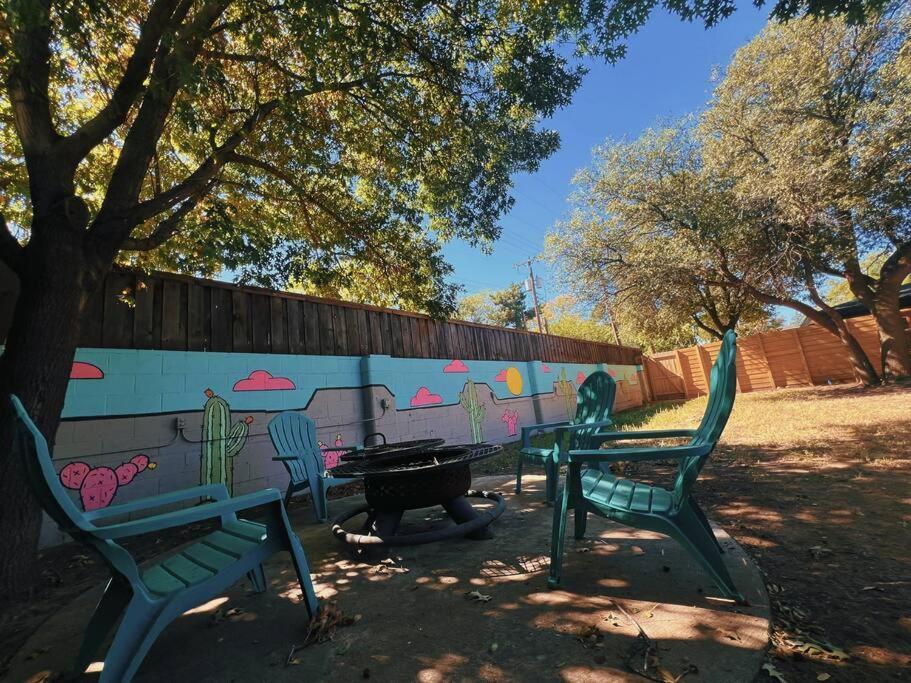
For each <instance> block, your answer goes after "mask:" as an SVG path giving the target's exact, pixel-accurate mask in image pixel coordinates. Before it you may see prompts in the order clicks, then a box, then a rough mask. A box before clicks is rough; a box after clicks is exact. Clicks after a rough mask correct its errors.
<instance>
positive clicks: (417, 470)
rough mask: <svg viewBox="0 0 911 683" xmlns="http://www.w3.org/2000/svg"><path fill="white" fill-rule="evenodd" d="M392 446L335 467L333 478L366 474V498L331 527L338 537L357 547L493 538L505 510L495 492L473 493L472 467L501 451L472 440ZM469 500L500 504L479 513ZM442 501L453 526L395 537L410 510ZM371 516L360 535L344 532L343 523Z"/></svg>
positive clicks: (497, 447)
mask: <svg viewBox="0 0 911 683" xmlns="http://www.w3.org/2000/svg"><path fill="white" fill-rule="evenodd" d="M395 446H396V444H390V448H388V449H387V450H386V452H384V453H382V454H380V453H376V454H375V455H374V457H364V458H361V459H359V460H354V461H349V462H346V463H345V464H343V465H339V466H338V467H335V468H333V469H332V472H331V476H333V477H363V478H364V493H365V497H366V499H367V502H366V503H365V504H363V505H361V506H359V507H357V508H355V509H354V510H351V511H349V512H347V513H345V514H343V515H342V516H340V517H338V518H337V519H336V520H335V521H334V523H333V525H332V533H333V534H335V536H336V538H338V539H340V540H342V541H344V542H345V543H349V544H351V545H354V546H358V547H360V546H381V545H383V546H401V545H418V544H421V543H432V542H434V541H440V540H443V539H446V538H453V537H456V536H466V537H468V538H474V539H487V538H493V533H491V531H490V529H488V526H489V525H490V523H491V522H493V521H494V520H495V519H496V518H497V517H499V516H500V515H501V514H503V510H504V509H505V508H506V504H505V502H504V501H503V498H502V496H500V495H499V494H498V493H493V492H491V491H472V490H470V488H471V468H470V465H471V463H472V462H474V461H476V460H481V459H483V458H489V457H490V456H492V455H495V454H497V453H499V452H500V451H502V450H503V447H502V446H495V445H491V444H470V445H463V446H445V447H437V448H426V447H423V448H421V449H420V450H417V451H415V450H414V449H413V448H412V449H409V448H402V449H396V448H395ZM468 498H486V499H489V500H492V501H494V502H496V506H495V507H494V509H493V510H489V511H485V512H483V513H478V511H477V510H475V509H474V507H472V505H471V503H469V502H468ZM434 505H442V506H443V508H444V509H445V510H446V512H447V513H448V514H449V516H450V517H451V518H452V520H453V521H454V522H455V525H454V526H451V527H445V528H443V529H434V530H429V531H423V532H419V533H414V534H402V535H397V534H396V531H397V529H398V526H399V522H400V521H401V519H402V515H403V514H404V513H405V511H406V510H416V509H419V508H425V507H431V506H434ZM363 513H366V514H367V521H366V522H365V524H364V527H363V529H362V533H358V534H354V533H350V532H348V531H346V530H345V529H344V527H343V525H344V523H345V522H347V521H348V520H350V519H352V518H353V517H356V516H358V515H360V514H363Z"/></svg>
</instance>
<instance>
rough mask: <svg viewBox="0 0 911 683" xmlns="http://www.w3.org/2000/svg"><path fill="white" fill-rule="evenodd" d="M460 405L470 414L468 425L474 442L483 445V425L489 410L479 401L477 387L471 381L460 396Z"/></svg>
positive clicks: (466, 384)
mask: <svg viewBox="0 0 911 683" xmlns="http://www.w3.org/2000/svg"><path fill="white" fill-rule="evenodd" d="M459 403H461V404H462V407H463V408H464V409H465V412H466V413H468V425H469V426H470V427H471V440H472V442H474V443H481V442H482V441H484V433H483V431H482V425H483V424H484V416H485V415H487V408H486V406H485V405H484V404H483V403H481V401H480V399H478V388H477V385H475V383H474V382H472V381H471V380H468V381H466V382H465V386H464V387H463V388H462V393H460V394H459Z"/></svg>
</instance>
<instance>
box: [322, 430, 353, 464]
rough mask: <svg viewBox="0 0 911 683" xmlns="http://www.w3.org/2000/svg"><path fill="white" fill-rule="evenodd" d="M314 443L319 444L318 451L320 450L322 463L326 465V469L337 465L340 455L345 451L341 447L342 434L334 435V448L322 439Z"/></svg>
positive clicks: (342, 444) (342, 443)
mask: <svg viewBox="0 0 911 683" xmlns="http://www.w3.org/2000/svg"><path fill="white" fill-rule="evenodd" d="M316 445H317V446H319V448H320V451H322V456H323V464H324V465H325V466H326V469H327V470H331V469H332V468H333V467H335V466H336V465H338V463H339V460H340V459H341V457H342V456H343V455H344V454H345V453H346V452H347V451H344V450H339V449H341V447H342V446H344V445H345V442H344V441H342V435H341V434H336V435H335V449H332V448H330V447H329V446H327V445H326V444H324V443H323V442H322V441H317V442H316Z"/></svg>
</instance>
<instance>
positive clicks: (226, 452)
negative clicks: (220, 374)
mask: <svg viewBox="0 0 911 683" xmlns="http://www.w3.org/2000/svg"><path fill="white" fill-rule="evenodd" d="M205 395H206V398H207V400H206V404H205V405H204V406H203V411H202V459H201V463H200V473H199V483H200V484H224V485H225V486H226V487H227V489H228V492H229V493H231V494H232V495H233V494H234V457H235V456H236V455H237V454H238V453H240V451H241V450H242V449H243V447H244V444H245V443H246V442H247V434H248V433H249V432H250V425H251V424H253V417H252V416H251V415H247V417H245V418H244V419H243V420H238V421H237V422H235V423H234V424H233V425H232V424H231V408H230V407H229V406H228V402H227V401H226V400H225V399H223V398H221V397H220V396H217V395H216V394H215V392H213V391H212V390H211V389H206V391H205Z"/></svg>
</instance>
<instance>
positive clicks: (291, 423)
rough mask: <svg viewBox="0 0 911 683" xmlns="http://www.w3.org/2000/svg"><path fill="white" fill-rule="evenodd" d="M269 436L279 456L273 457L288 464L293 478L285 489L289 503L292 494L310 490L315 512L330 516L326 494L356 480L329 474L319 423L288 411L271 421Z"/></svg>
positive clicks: (286, 502)
mask: <svg viewBox="0 0 911 683" xmlns="http://www.w3.org/2000/svg"><path fill="white" fill-rule="evenodd" d="M269 436H270V437H272V445H273V446H275V450H276V451H277V452H278V455H277V456H275V457H274V458H272V459H273V460H277V461H280V462H281V463H283V464H284V466H285V469H287V470H288V476H289V477H290V481H289V482H288V490H287V491H286V492H285V505H286V506H287V505H288V504H289V503H290V502H291V496H293V495H294V494H295V493H296V492H297V491H303V490H304V489H310V496H311V497H312V498H313V511H314V512H315V513H316V518H317V519H318V520H319V521H320V522H325V521H326V519H328V517H329V504H328V501H327V499H326V494H327V493H328V492H329V489H330V488H332V487H333V486H340V485H342V484H347V483H348V482H351V481H356V479H343V478H339V477H329V476H326V463H325V462H323V456H322V453H320V448H319V443H318V441H317V440H316V426H315V425H314V424H313V420H311V419H310V418H309V417H307V416H306V415H304V414H303V413H296V412H294V411H293V410H287V411H285V412H284V413H279V414H278V415H276V416H275V417H274V418H272V421H271V422H270V423H269ZM333 450H337V451H349V452H350V451H356V450H358V449H357V447H351V446H348V447H341V446H340V447H337V448H334V449H333Z"/></svg>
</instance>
